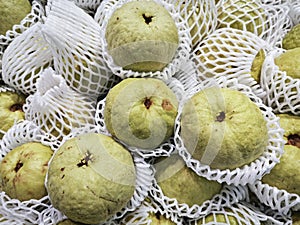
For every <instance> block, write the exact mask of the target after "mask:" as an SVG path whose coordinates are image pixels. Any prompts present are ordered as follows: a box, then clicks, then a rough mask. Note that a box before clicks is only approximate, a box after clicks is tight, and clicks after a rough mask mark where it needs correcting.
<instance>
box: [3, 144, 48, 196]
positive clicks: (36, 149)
mask: <svg viewBox="0 0 300 225" xmlns="http://www.w3.org/2000/svg"><path fill="white" fill-rule="evenodd" d="M52 154H53V151H52V150H51V148H50V147H48V146H45V145H43V144H41V143H38V142H28V143H25V144H22V145H20V146H18V147H16V148H14V149H12V150H11V151H10V152H9V153H7V154H6V155H5V157H4V158H3V159H2V161H1V164H0V179H1V188H2V190H3V191H5V192H6V194H7V195H8V196H10V197H11V198H16V199H19V200H20V201H26V200H30V199H40V198H42V197H44V196H45V195H47V191H46V188H45V185H44V183H45V176H46V173H47V170H48V162H49V160H50V158H51V157H52Z"/></svg>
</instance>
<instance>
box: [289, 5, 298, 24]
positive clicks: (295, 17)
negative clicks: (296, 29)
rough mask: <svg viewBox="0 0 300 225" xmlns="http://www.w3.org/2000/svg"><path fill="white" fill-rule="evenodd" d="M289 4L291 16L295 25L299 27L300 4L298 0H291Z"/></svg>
mask: <svg viewBox="0 0 300 225" xmlns="http://www.w3.org/2000/svg"><path fill="white" fill-rule="evenodd" d="M289 2H290V3H289V8H290V10H289V15H290V17H291V20H292V21H293V23H294V25H297V24H299V23H300V2H299V1H296V0H290V1H289Z"/></svg>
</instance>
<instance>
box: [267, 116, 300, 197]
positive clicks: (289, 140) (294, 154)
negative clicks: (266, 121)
mask: <svg viewBox="0 0 300 225" xmlns="http://www.w3.org/2000/svg"><path fill="white" fill-rule="evenodd" d="M278 117H279V118H280V120H279V123H280V126H281V128H283V129H284V134H283V137H284V139H285V141H286V144H285V145H284V153H283V154H282V156H281V158H280V161H279V163H277V164H276V165H275V166H274V167H273V168H272V170H271V171H270V173H268V174H266V175H264V176H263V177H262V182H263V183H266V184H269V185H270V186H274V187H277V188H279V189H284V190H286V191H288V192H290V193H296V194H298V195H300V176H299V172H298V170H297V169H296V168H299V166H300V117H299V116H294V115H290V114H278Z"/></svg>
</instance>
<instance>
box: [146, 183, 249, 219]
mask: <svg viewBox="0 0 300 225" xmlns="http://www.w3.org/2000/svg"><path fill="white" fill-rule="evenodd" d="M199 191H200V190H199ZM150 196H151V197H152V198H153V199H154V201H156V202H157V204H159V205H160V207H161V208H162V209H163V210H165V211H168V212H170V213H173V214H177V215H179V216H180V217H185V218H189V219H197V218H199V217H202V216H205V215H207V214H209V213H210V212H211V211H212V210H219V209H220V208H222V207H230V206H231V205H233V204H235V203H237V202H239V201H242V200H244V199H246V198H247V196H248V189H247V188H246V187H245V186H242V185H239V186H234V185H226V184H224V185H223V188H222V190H221V191H220V193H219V194H216V195H214V196H213V197H212V198H211V199H210V200H206V201H204V202H203V204H202V205H197V204H194V205H192V206H189V205H188V204H186V203H180V202H178V201H177V199H176V198H170V197H168V196H166V195H164V193H163V191H162V189H161V188H160V186H159V185H158V183H157V181H156V180H154V182H153V186H152V188H151V189H150Z"/></svg>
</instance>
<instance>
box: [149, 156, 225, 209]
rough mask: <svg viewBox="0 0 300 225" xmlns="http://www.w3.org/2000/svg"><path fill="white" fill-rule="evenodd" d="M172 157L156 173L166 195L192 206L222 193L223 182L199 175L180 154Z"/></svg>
mask: <svg viewBox="0 0 300 225" xmlns="http://www.w3.org/2000/svg"><path fill="white" fill-rule="evenodd" d="M171 157H172V158H169V159H168V162H167V163H166V165H165V168H161V169H157V171H156V174H155V178H156V180H157V181H158V185H159V187H160V188H161V189H162V192H163V194H164V195H165V196H167V197H168V198H175V199H177V201H178V203H179V204H183V203H185V204H187V205H189V206H190V207H191V206H193V205H194V204H196V205H202V204H203V202H204V201H206V200H210V199H212V198H213V196H215V195H216V194H219V193H220V191H221V189H222V184H220V183H218V182H217V181H211V180H208V179H206V178H204V177H201V176H198V175H197V174H196V173H195V172H194V171H192V170H191V169H190V168H188V167H187V166H186V165H185V162H184V161H183V160H182V159H181V158H180V157H179V156H176V155H175V156H171ZM162 162H163V161H162ZM174 171H176V172H174Z"/></svg>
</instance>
